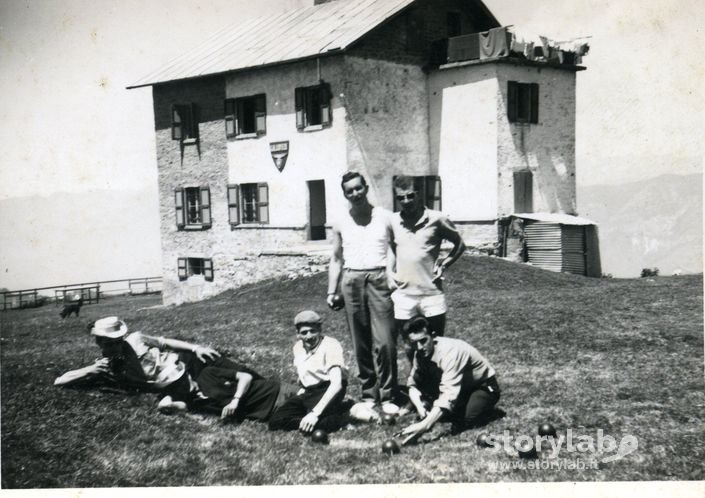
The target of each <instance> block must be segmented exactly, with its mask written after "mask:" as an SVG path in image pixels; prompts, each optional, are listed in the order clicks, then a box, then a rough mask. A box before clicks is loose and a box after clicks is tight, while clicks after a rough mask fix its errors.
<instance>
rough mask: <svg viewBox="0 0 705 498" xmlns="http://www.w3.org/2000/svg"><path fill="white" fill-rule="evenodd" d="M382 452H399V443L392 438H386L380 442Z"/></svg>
mask: <svg viewBox="0 0 705 498" xmlns="http://www.w3.org/2000/svg"><path fill="white" fill-rule="evenodd" d="M382 452H383V453H386V454H387V455H396V454H397V453H399V445H398V444H397V442H396V441H395V440H394V439H387V440H386V441H385V442H384V443H382Z"/></svg>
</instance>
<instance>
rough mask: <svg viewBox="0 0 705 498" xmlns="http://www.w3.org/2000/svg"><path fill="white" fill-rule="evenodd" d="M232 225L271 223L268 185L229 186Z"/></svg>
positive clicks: (229, 211)
mask: <svg viewBox="0 0 705 498" xmlns="http://www.w3.org/2000/svg"><path fill="white" fill-rule="evenodd" d="M228 213H229V215H228V216H229V219H230V225H232V226H235V225H238V224H240V223H263V224H266V223H269V187H268V185H267V184H266V183H243V184H241V185H228Z"/></svg>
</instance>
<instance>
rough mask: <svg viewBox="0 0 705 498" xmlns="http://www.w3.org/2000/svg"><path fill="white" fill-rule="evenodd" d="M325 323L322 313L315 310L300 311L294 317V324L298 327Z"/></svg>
mask: <svg viewBox="0 0 705 498" xmlns="http://www.w3.org/2000/svg"><path fill="white" fill-rule="evenodd" d="M321 323H323V320H322V319H321V315H319V314H318V313H316V312H315V311H311V310H305V311H302V312H300V313H299V314H298V315H296V317H294V325H295V326H296V327H298V326H299V325H304V324H307V325H320V324H321Z"/></svg>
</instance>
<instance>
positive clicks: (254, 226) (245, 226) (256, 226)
mask: <svg viewBox="0 0 705 498" xmlns="http://www.w3.org/2000/svg"><path fill="white" fill-rule="evenodd" d="M305 228H306V227H305V226H284V225H270V224H268V223H240V224H239V225H230V230H304V229H305Z"/></svg>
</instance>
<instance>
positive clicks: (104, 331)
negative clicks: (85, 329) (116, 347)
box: [91, 316, 127, 339]
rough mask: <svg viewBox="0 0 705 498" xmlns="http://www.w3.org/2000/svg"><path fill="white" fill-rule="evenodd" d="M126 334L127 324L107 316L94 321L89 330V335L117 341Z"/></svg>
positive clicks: (114, 317)
mask: <svg viewBox="0 0 705 498" xmlns="http://www.w3.org/2000/svg"><path fill="white" fill-rule="evenodd" d="M125 334H127V324H126V323H125V322H123V321H122V320H120V319H118V317H116V316H108V317H106V318H101V319H100V320H96V321H95V323H94V324H93V328H92V329H91V335H95V336H98V337H107V338H108V339H119V338H121V337H123V336H124V335H125Z"/></svg>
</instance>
